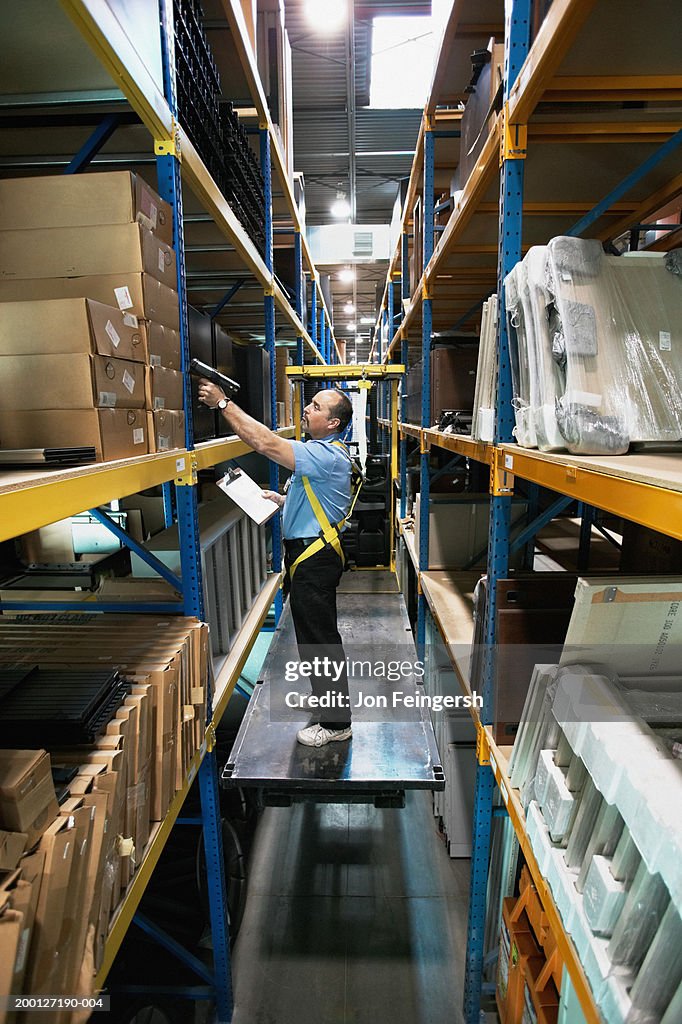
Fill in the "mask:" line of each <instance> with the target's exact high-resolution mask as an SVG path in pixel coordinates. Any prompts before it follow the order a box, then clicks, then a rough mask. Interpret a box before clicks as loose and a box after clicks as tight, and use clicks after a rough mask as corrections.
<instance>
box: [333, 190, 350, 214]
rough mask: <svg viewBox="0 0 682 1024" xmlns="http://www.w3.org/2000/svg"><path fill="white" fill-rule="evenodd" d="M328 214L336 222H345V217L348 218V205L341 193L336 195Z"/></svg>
mask: <svg viewBox="0 0 682 1024" xmlns="http://www.w3.org/2000/svg"><path fill="white" fill-rule="evenodd" d="M329 212H330V213H331V215H332V217H336V219H337V220H345V218H346V217H350V203H349V202H348V200H347V199H346V197H345V195H344V194H343V192H337V193H336V199H335V200H334V202H333V203H332V205H331V206H330V207H329Z"/></svg>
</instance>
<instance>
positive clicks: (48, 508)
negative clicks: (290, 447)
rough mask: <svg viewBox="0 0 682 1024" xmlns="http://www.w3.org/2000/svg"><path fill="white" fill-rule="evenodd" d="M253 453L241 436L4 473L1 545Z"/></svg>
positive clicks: (0, 481) (286, 430)
mask: <svg viewBox="0 0 682 1024" xmlns="http://www.w3.org/2000/svg"><path fill="white" fill-rule="evenodd" d="M277 433H278V434H279V435H280V436H281V437H293V434H294V428H293V427H282V428H281V429H280V430H278V431H277ZM250 451H251V448H250V447H249V446H248V445H246V444H244V442H243V441H241V440H240V439H239V438H238V437H228V438H224V439H221V440H217V441H205V442H203V443H202V444H200V445H197V448H196V449H195V452H194V453H193V454H190V452H188V451H187V450H186V449H184V448H177V449H175V450H174V451H171V452H163V453H162V454H159V455H142V456H140V457H139V458H136V459H121V460H120V461H118V462H104V463H94V464H93V465H91V466H77V467H74V468H73V469H60V470H52V471H49V472H38V471H36V470H26V471H18V472H15V473H11V472H3V473H0V513H1V514H0V541H2V540H10V539H11V538H12V537H18V536H20V535H21V534H23V533H28V532H29V531H31V530H38V529H39V528H40V527H41V526H47V525H49V524H50V523H55V522H57V521H58V520H59V519H66V518H67V517H68V516H73V515H77V514H78V513H79V512H84V511H86V510H87V509H90V508H97V507H99V506H100V505H105V504H106V503H107V502H109V501H112V499H114V498H125V497H126V496H127V495H129V494H137V493H138V492H139V491H144V490H146V489H147V488H148V487H156V486H158V484H163V483H166V482H167V481H169V480H173V479H175V478H176V477H177V476H181V475H183V474H185V473H187V472H188V471H189V470H190V468H191V463H192V461H194V462H195V464H196V467H197V469H206V468H208V467H210V466H215V465H216V464H217V463H219V462H225V461H227V460H228V459H234V458H237V457H238V456H239V455H246V454H248V452H250Z"/></svg>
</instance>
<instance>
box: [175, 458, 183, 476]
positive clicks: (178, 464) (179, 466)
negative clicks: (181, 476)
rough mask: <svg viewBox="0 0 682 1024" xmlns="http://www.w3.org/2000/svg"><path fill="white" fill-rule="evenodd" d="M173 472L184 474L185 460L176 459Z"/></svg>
mask: <svg viewBox="0 0 682 1024" xmlns="http://www.w3.org/2000/svg"><path fill="white" fill-rule="evenodd" d="M175 472H176V473H184V472H185V460H184V459H176V460H175Z"/></svg>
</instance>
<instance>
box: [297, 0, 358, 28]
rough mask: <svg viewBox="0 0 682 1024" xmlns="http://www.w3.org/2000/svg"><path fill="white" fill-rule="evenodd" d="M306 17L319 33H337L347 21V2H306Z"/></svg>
mask: <svg viewBox="0 0 682 1024" xmlns="http://www.w3.org/2000/svg"><path fill="white" fill-rule="evenodd" d="M304 9H305V16H306V18H307V20H308V23H309V24H310V25H312V27H313V28H315V29H317V31H318V32H322V33H323V34H324V35H329V34H330V33H331V32H337V31H338V30H339V29H340V28H341V27H342V26H343V25H344V24H345V23H346V21H347V18H348V10H347V6H346V0H305V5H304Z"/></svg>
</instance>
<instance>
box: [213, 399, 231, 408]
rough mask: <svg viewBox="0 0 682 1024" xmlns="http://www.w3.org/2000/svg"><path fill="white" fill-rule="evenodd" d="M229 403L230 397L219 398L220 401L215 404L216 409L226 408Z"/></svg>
mask: <svg viewBox="0 0 682 1024" xmlns="http://www.w3.org/2000/svg"><path fill="white" fill-rule="evenodd" d="M229 404H230V399H229V398H221V399H220V401H219V402H218V404H217V405H216V409H227V407H228V405H229Z"/></svg>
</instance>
